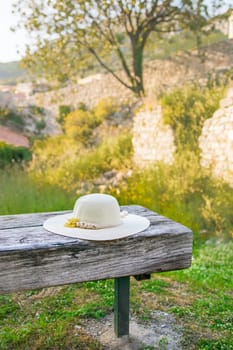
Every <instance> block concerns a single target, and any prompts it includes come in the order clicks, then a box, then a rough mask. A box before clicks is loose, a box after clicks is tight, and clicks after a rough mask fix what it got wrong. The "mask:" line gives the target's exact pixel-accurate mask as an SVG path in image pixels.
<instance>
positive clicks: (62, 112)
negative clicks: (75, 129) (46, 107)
mask: <svg viewBox="0 0 233 350" xmlns="http://www.w3.org/2000/svg"><path fill="white" fill-rule="evenodd" d="M71 111H72V107H71V106H68V105H61V106H59V112H58V117H57V118H56V120H57V122H58V123H59V124H60V125H61V126H63V125H64V122H65V118H66V116H67V115H68V114H69V113H70V112H71Z"/></svg>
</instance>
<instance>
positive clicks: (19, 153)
mask: <svg viewBox="0 0 233 350" xmlns="http://www.w3.org/2000/svg"><path fill="white" fill-rule="evenodd" d="M30 159H31V152H30V150H29V149H28V148H26V147H15V146H13V145H9V144H7V143H5V142H1V141H0V168H4V167H5V166H6V165H9V164H11V163H14V162H22V161H29V160H30Z"/></svg>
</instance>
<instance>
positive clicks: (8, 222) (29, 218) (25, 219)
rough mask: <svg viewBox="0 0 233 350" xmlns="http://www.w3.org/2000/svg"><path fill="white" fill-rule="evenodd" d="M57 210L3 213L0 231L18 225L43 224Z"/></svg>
mask: <svg viewBox="0 0 233 350" xmlns="http://www.w3.org/2000/svg"><path fill="white" fill-rule="evenodd" d="M68 212H69V211H68V210H66V211H61V212H59V214H66V213H68ZM56 214H57V212H47V213H30V214H17V215H2V216H0V231H1V230H6V229H9V228H10V229H11V228H14V227H15V228H18V227H20V228H21V227H34V226H41V225H43V222H44V221H45V220H46V219H48V218H49V217H50V216H52V215H56Z"/></svg>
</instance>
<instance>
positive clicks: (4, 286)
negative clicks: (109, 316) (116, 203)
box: [0, 205, 192, 337]
mask: <svg viewBox="0 0 233 350" xmlns="http://www.w3.org/2000/svg"><path fill="white" fill-rule="evenodd" d="M121 208H122V209H123V210H127V211H128V212H129V213H134V214H138V215H142V216H145V217H147V218H148V219H149V220H150V227H149V228H148V229H146V230H145V231H143V232H140V233H138V234H135V235H133V236H130V237H128V238H124V239H119V240H115V241H108V242H90V241H84V240H78V239H73V238H69V237H65V236H60V235H56V234H53V233H50V232H48V231H46V230H45V229H44V228H43V222H44V220H46V219H47V218H49V217H50V216H54V215H57V214H64V213H65V212H53V213H36V214H20V215H9V216H0V293H2V294H3V293H9V292H15V291H22V290H31V289H36V288H42V287H50V286H59V285H65V284H70V283H76V282H84V281H93V280H101V279H108V278H114V279H115V305H114V330H115V334H116V336H117V337H121V336H123V335H128V334H129V288H130V285H129V280H130V276H135V277H136V278H137V279H139V280H140V279H143V278H144V277H145V278H147V277H149V275H150V273H152V272H162V271H171V270H178V269H185V268H188V267H189V266H190V265H191V258H192V232H191V231H190V230H189V229H188V228H187V227H185V226H183V225H181V224H179V223H177V222H174V221H172V220H170V219H168V218H166V217H164V216H160V215H158V214H156V213H154V212H152V211H150V210H148V209H146V208H144V207H141V206H134V205H132V206H125V207H121Z"/></svg>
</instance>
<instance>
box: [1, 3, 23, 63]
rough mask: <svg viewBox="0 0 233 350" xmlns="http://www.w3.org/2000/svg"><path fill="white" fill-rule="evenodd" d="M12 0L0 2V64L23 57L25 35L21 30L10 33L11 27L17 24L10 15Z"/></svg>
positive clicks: (14, 15) (15, 16) (14, 18)
mask: <svg viewBox="0 0 233 350" xmlns="http://www.w3.org/2000/svg"><path fill="white" fill-rule="evenodd" d="M12 3H13V0H0V62H9V61H18V60H20V58H22V57H23V53H24V48H25V43H26V41H27V35H26V33H25V32H23V31H22V30H21V31H19V30H17V32H11V30H10V28H11V26H14V24H15V23H17V22H18V17H17V15H16V14H12V13H11V11H12Z"/></svg>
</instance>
